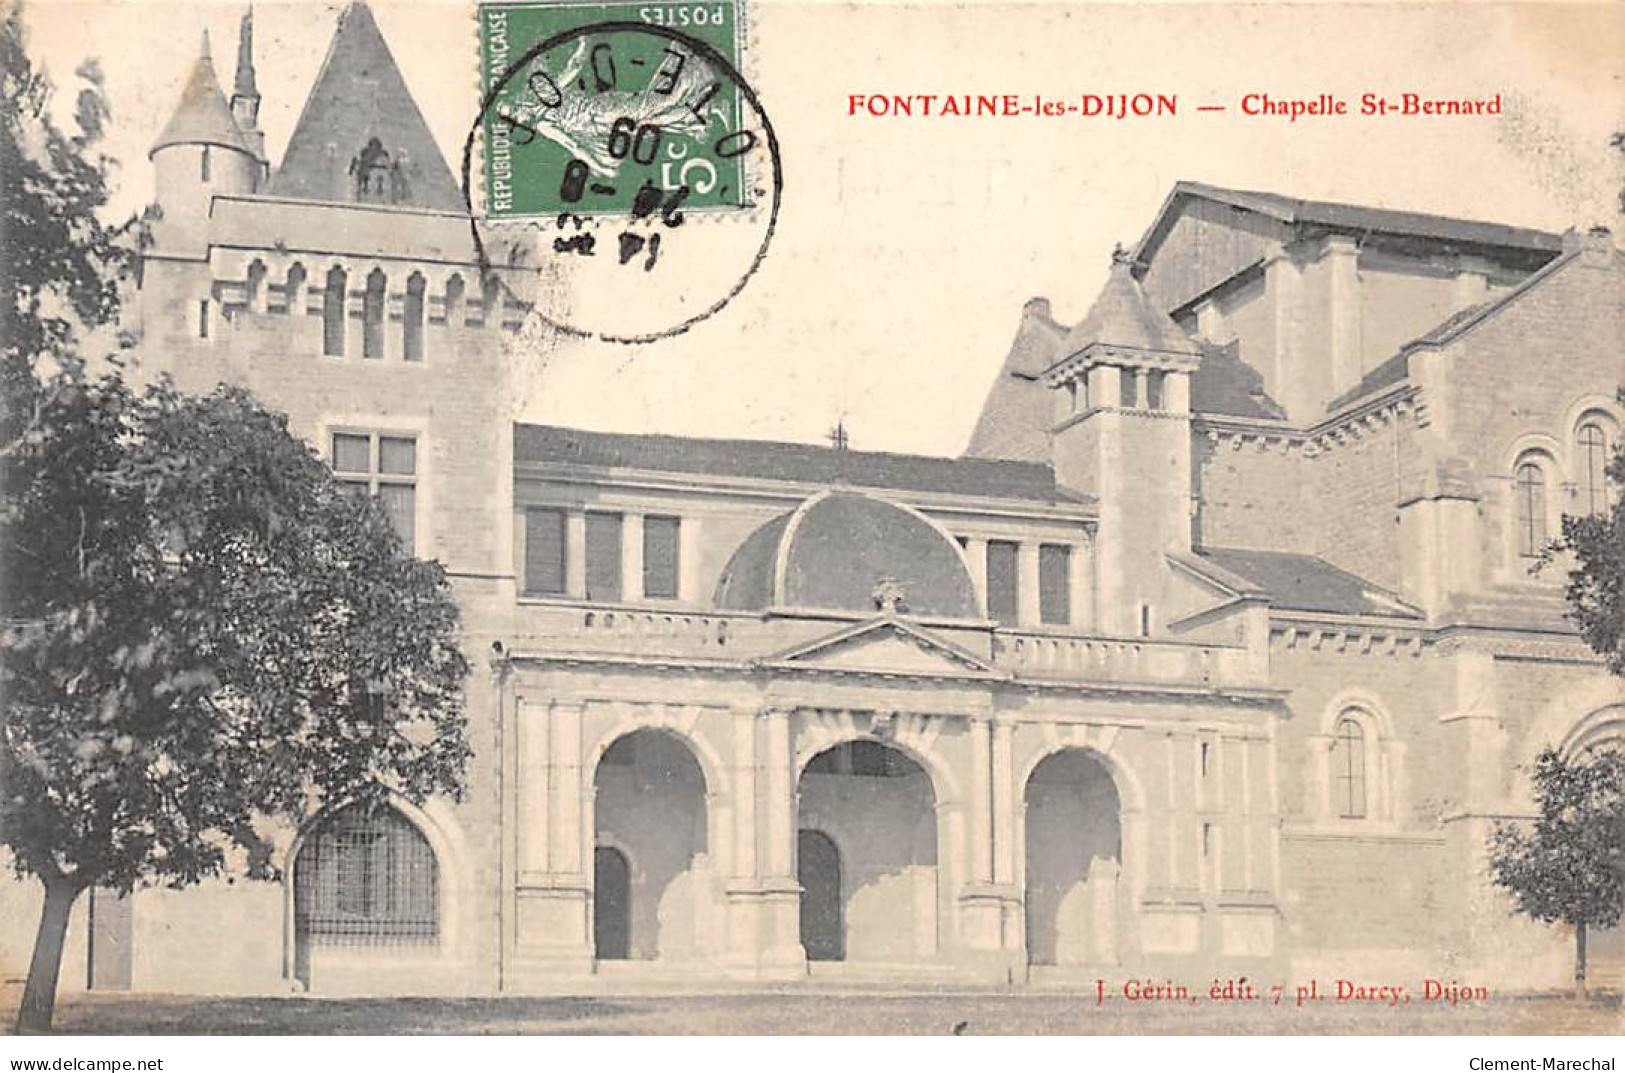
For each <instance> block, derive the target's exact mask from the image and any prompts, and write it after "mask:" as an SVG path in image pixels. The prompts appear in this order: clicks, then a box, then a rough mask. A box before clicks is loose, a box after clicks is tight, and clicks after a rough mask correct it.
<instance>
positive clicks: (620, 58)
mask: <svg viewBox="0 0 1625 1073" xmlns="http://www.w3.org/2000/svg"><path fill="white" fill-rule="evenodd" d="M740 14H741V12H740V6H739V3H738V0H705V2H703V3H682V4H648V3H636V2H629V3H577V2H573V0H561V2H523V0H521V2H513V3H485V4H481V5H480V8H479V23H480V64H481V86H482V87H483V88H482V95H483V99H482V101H481V105H482V107H481V111H480V118H479V128H480V133H481V137H482V138H483V140H484V153H483V158H482V167H481V172H480V174H479V176H478V179H479V181H480V182H481V183H482V185H483V193H484V215H486V216H487V217H491V218H513V217H527V216H555V215H558V214H560V213H569V214H571V215H575V216H582V217H591V216H604V215H611V214H624V213H631V214H633V215H646V214H648V213H649V212H651V211H654V210H656V209H658V210H659V211H661V212H663V213H666V214H668V215H670V214H672V213H675V212H678V211H687V210H702V211H703V210H722V209H730V208H734V209H737V208H746V207H749V206H751V205H752V204H754V202H755V200H756V198H755V191H753V190H752V189H751V186H750V182H749V177H748V168H747V158H748V157H749V156H750V155H751V151H752V150H753V149H757V148H758V141H759V132H757V131H755V130H753V129H752V128H751V125H750V124H749V122H748V121H747V118H746V117H747V115H748V114H749V110H748V109H747V108H746V107H745V101H744V100H743V98H745V97H747V96H748V95H749V90H748V88H747V87H746V86H745V84H744V81H743V79H742V77H741V76H740V74H739V60H740V52H741V48H740V43H741V40H742V38H743V27H742V26H741V20H740Z"/></svg>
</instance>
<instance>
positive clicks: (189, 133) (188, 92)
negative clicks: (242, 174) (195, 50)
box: [147, 31, 254, 158]
mask: <svg viewBox="0 0 1625 1073" xmlns="http://www.w3.org/2000/svg"><path fill="white" fill-rule="evenodd" d="M171 145H221V146H225V147H226V148H227V149H236V150H238V151H239V152H243V153H247V154H248V155H249V156H253V155H254V151H253V150H252V149H250V148H249V146H248V142H247V141H245V140H244V139H243V132H242V131H241V130H239V129H238V128H237V121H236V120H235V119H233V118H232V115H231V108H230V107H229V106H228V105H227V104H226V95H225V93H224V92H222V91H221V89H220V80H219V79H218V78H216V77H215V73H214V61H213V60H212V59H211V58H210V57H209V35H208V33H207V31H205V32H204V34H203V51H202V52H201V54H200V55H199V56H198V58H197V63H196V64H195V65H194V66H193V67H192V74H191V76H190V77H188V78H187V80H186V88H185V89H183V90H181V99H180V101H179V103H177V104H176V105H175V112H174V114H173V115H171V116H170V117H169V122H168V123H166V124H165V125H164V129H163V132H162V133H161V134H159V135H158V139H157V140H156V141H154V142H153V143H152V148H151V149H150V150H148V151H147V156H148V157H149V158H150V157H151V156H152V155H153V154H154V153H156V152H157V151H158V150H160V149H163V148H165V147H166V146H171Z"/></svg>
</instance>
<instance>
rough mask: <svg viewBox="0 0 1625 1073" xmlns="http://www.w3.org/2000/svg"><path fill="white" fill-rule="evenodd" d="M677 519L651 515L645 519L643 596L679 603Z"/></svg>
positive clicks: (679, 528)
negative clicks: (676, 600)
mask: <svg viewBox="0 0 1625 1073" xmlns="http://www.w3.org/2000/svg"><path fill="white" fill-rule="evenodd" d="M680 532H681V523H680V522H679V520H678V519H677V518H671V517H666V516H664V515H659V514H651V515H649V516H648V517H646V518H644V519H643V595H645V596H649V597H653V598H655V599H662V600H675V599H677V566H678V562H677V559H678V546H677V538H678V535H679V533H680Z"/></svg>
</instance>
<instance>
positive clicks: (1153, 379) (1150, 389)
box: [1145, 369, 1167, 410]
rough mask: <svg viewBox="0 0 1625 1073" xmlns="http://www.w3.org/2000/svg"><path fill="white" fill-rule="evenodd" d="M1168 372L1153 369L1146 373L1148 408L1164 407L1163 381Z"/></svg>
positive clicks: (1158, 408) (1146, 402) (1146, 401)
mask: <svg viewBox="0 0 1625 1073" xmlns="http://www.w3.org/2000/svg"><path fill="white" fill-rule="evenodd" d="M1166 375H1167V374H1166V373H1164V372H1163V371H1162V370H1161V369H1152V370H1151V371H1150V372H1148V373H1146V374H1145V408H1146V409H1148V410H1160V409H1162V381H1163V378H1164V377H1165V376H1166Z"/></svg>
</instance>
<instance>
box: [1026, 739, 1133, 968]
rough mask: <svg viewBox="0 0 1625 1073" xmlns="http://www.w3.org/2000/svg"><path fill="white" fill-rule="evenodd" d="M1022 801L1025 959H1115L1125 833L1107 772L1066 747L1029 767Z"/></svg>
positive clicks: (1075, 961) (1055, 961)
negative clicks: (1024, 849)
mask: <svg viewBox="0 0 1625 1073" xmlns="http://www.w3.org/2000/svg"><path fill="white" fill-rule="evenodd" d="M1024 800H1025V805H1026V857H1027V874H1026V917H1027V960H1028V961H1029V962H1030V963H1031V964H1033V965H1082V964H1096V965H1100V964H1107V965H1110V964H1115V963H1116V962H1117V961H1118V958H1119V956H1120V950H1119V942H1118V930H1119V920H1120V919H1121V913H1120V910H1119V905H1118V901H1119V897H1118V896H1119V891H1120V889H1121V888H1122V886H1123V884H1122V883H1121V882H1120V880H1121V872H1122V859H1123V851H1122V845H1123V835H1122V825H1121V819H1120V813H1121V809H1120V803H1119V801H1118V796H1117V785H1116V784H1115V783H1114V782H1113V781H1112V777H1111V774H1110V773H1109V772H1108V771H1107V770H1106V768H1105V766H1104V765H1102V764H1101V762H1100V761H1099V760H1097V759H1095V758H1094V757H1093V756H1092V755H1090V754H1089V753H1088V752H1085V751H1084V750H1081V749H1065V750H1062V751H1061V752H1058V753H1055V754H1053V755H1052V756H1048V757H1045V758H1044V760H1043V761H1041V762H1040V763H1039V765H1038V766H1037V767H1036V768H1034V769H1033V773H1032V775H1031V776H1029V777H1028V779H1027V787H1026V795H1025V799H1024Z"/></svg>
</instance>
